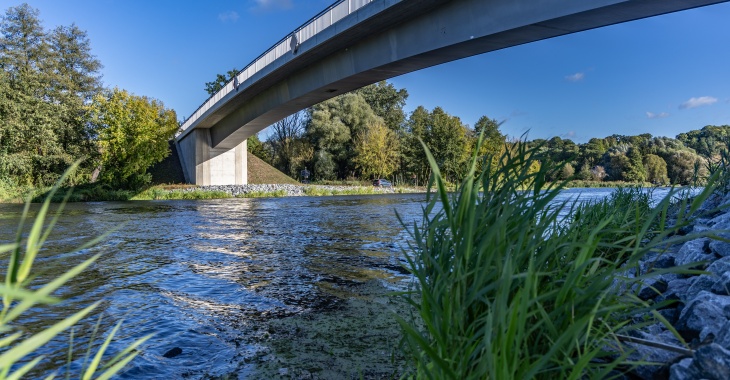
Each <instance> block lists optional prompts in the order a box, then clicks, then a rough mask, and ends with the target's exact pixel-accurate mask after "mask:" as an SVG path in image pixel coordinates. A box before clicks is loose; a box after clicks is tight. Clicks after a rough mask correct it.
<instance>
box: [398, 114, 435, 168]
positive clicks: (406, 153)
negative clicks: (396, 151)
mask: <svg viewBox="0 0 730 380" xmlns="http://www.w3.org/2000/svg"><path fill="white" fill-rule="evenodd" d="M430 117H431V114H430V113H429V112H428V110H427V109H426V108H424V107H423V106H418V107H417V108H416V109H415V110H413V112H411V115H410V116H409V117H408V121H407V122H406V130H405V137H404V138H403V143H402V144H401V145H402V148H401V149H402V152H403V157H404V161H405V165H404V166H405V170H406V174H410V175H411V176H415V179H416V180H419V179H420V180H421V181H424V180H425V179H426V178H427V177H428V175H429V173H430V169H429V166H428V160H427V159H426V154H425V151H424V150H423V146H422V145H421V141H424V140H425V139H426V132H427V131H428V128H429V123H430V121H429V119H430Z"/></svg>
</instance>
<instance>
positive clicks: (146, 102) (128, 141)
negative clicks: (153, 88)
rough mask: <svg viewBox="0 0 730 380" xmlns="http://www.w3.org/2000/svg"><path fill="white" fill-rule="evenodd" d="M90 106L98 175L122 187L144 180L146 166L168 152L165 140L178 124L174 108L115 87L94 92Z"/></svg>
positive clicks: (132, 185)
mask: <svg viewBox="0 0 730 380" xmlns="http://www.w3.org/2000/svg"><path fill="white" fill-rule="evenodd" d="M91 108H92V110H93V111H92V112H93V123H94V124H95V125H96V128H97V130H98V133H99V149H100V151H101V162H102V171H101V179H102V180H103V181H104V182H105V183H108V184H111V185H113V186H118V187H125V188H138V187H140V186H142V185H144V184H146V183H148V182H149V181H150V176H149V174H147V168H149V167H150V166H151V165H153V164H155V163H157V162H160V161H162V160H163V159H164V158H165V157H166V156H167V155H168V154H169V147H168V140H170V139H171V138H172V137H173V136H174V134H175V132H177V130H178V127H179V126H178V123H177V117H176V116H175V111H172V110H169V109H166V108H165V107H164V105H163V104H162V102H160V101H158V100H154V99H150V98H146V97H141V96H136V95H133V94H130V93H128V92H127V91H125V90H120V89H117V88H115V89H114V90H112V91H110V92H109V93H107V94H105V95H99V96H96V97H95V98H94V103H93V104H92V105H91Z"/></svg>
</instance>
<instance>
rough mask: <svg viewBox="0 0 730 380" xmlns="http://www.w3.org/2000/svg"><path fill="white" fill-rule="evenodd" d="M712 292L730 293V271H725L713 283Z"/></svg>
mask: <svg viewBox="0 0 730 380" xmlns="http://www.w3.org/2000/svg"><path fill="white" fill-rule="evenodd" d="M712 292H713V293H715V294H720V295H725V296H726V295H730V273H723V274H722V276H720V278H718V279H717V280H716V281H715V284H714V285H712Z"/></svg>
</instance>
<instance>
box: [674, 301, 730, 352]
mask: <svg viewBox="0 0 730 380" xmlns="http://www.w3.org/2000/svg"><path fill="white" fill-rule="evenodd" d="M729 314H730V296H721V295H717V294H713V293H710V292H707V291H701V292H700V293H699V294H698V295H697V297H695V298H694V299H693V300H691V301H690V302H689V303H688V304H687V306H686V307H685V308H684V309H683V310H682V312H681V313H680V315H679V320H678V321H677V325H676V326H675V327H676V328H677V331H679V332H680V333H681V334H682V336H684V338H685V339H690V340H691V339H695V338H699V340H700V341H705V339H706V338H707V337H708V335H709V334H712V335H713V336H714V337H716V336H717V335H718V334H719V332H720V331H721V329H722V327H723V326H724V325H725V324H726V323H727V321H728V315H729Z"/></svg>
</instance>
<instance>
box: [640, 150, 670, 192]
mask: <svg viewBox="0 0 730 380" xmlns="http://www.w3.org/2000/svg"><path fill="white" fill-rule="evenodd" d="M644 166H645V167H646V180H647V181H649V182H651V183H654V184H658V185H666V184H668V183H669V178H668V177H667V163H666V162H665V161H664V159H663V158H661V157H659V156H657V155H655V154H647V155H646V157H644Z"/></svg>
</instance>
